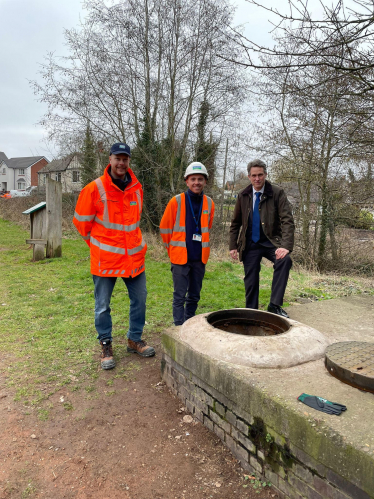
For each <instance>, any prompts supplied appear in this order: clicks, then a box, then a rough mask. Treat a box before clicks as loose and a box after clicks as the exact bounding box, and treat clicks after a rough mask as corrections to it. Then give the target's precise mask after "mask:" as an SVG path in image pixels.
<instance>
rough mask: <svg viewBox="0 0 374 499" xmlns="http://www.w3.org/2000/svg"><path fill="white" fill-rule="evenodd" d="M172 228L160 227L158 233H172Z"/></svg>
mask: <svg viewBox="0 0 374 499" xmlns="http://www.w3.org/2000/svg"><path fill="white" fill-rule="evenodd" d="M172 233H173V229H160V234H172Z"/></svg>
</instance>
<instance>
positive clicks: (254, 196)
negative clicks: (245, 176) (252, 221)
mask: <svg viewBox="0 0 374 499" xmlns="http://www.w3.org/2000/svg"><path fill="white" fill-rule="evenodd" d="M252 190H253V205H252V208H253V209H254V207H255V202H256V195H255V193H256V192H261V196H260V199H261V197H262V195H263V193H264V190H265V184H264V185H263V186H262V188H261V189H260V190H259V191H256V189H255V188H254V187H253V186H252Z"/></svg>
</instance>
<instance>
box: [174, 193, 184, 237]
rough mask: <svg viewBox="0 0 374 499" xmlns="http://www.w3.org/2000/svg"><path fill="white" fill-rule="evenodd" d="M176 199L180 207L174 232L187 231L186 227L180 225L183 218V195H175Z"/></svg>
mask: <svg viewBox="0 0 374 499" xmlns="http://www.w3.org/2000/svg"><path fill="white" fill-rule="evenodd" d="M175 199H176V201H177V205H178V209H177V217H176V219H175V224H174V229H173V230H174V232H186V227H184V226H180V225H179V221H180V218H181V209H182V195H181V194H178V195H177V196H175Z"/></svg>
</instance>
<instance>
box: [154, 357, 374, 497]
mask: <svg viewBox="0 0 374 499" xmlns="http://www.w3.org/2000/svg"><path fill="white" fill-rule="evenodd" d="M161 369H162V377H163V380H164V381H165V382H166V384H167V385H168V387H169V388H170V390H171V391H172V392H173V394H175V395H176V396H178V397H179V398H180V399H181V401H182V403H183V404H184V405H185V407H186V408H187V410H188V411H189V412H190V413H191V414H192V415H193V416H194V417H195V418H196V419H197V420H199V421H200V422H201V423H202V424H204V425H205V426H206V427H207V428H209V429H210V430H211V431H213V432H214V433H215V434H216V435H217V436H218V437H219V438H220V439H221V440H222V442H223V443H224V444H225V445H226V446H227V447H228V448H229V449H230V450H231V452H232V453H233V454H234V456H235V457H236V458H237V459H238V460H239V461H240V463H241V465H242V467H243V468H244V470H246V471H248V472H249V473H251V474H252V475H254V476H256V477H257V478H259V479H262V480H266V481H270V482H271V483H272V485H273V488H274V489H275V490H276V491H277V492H278V493H279V494H280V495H281V496H282V497H286V498H292V499H294V498H300V499H302V498H307V499H349V498H350V499H370V496H369V495H368V494H367V493H366V492H364V491H363V490H361V489H359V488H358V487H357V486H355V485H354V484H352V483H351V482H348V481H347V480H345V479H344V478H343V477H341V476H340V475H337V474H336V473H334V471H333V470H331V469H329V468H327V467H326V466H324V465H323V464H321V463H318V462H317V461H316V460H315V459H313V458H312V457H311V456H309V455H308V454H306V453H305V452H304V451H303V450H301V449H299V448H297V447H295V446H294V445H292V443H290V442H287V440H286V439H285V438H284V436H282V435H279V434H278V433H276V432H275V431H274V430H272V429H271V428H266V427H265V426H264V424H263V422H262V421H261V420H259V419H258V418H256V417H253V416H252V415H251V414H249V413H248V412H246V411H244V410H242V409H241V408H240V407H239V406H238V405H235V404H234V403H233V402H232V401H231V400H229V399H228V398H227V397H226V396H224V395H222V394H221V393H220V392H218V391H217V390H216V389H214V388H212V387H210V386H209V385H207V384H206V383H205V382H204V381H203V380H201V379H199V378H198V377H196V376H195V375H194V374H193V373H192V372H190V371H188V370H187V369H185V368H184V367H183V366H181V365H180V364H178V363H177V362H175V361H174V360H173V359H171V358H170V357H169V356H168V355H167V354H166V353H164V354H163V358H162V364H161Z"/></svg>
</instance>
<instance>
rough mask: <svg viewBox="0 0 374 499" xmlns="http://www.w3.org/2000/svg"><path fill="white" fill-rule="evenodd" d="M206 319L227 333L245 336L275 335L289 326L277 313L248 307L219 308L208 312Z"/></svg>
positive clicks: (283, 331)
mask: <svg viewBox="0 0 374 499" xmlns="http://www.w3.org/2000/svg"><path fill="white" fill-rule="evenodd" d="M207 321H208V322H209V324H211V325H212V326H213V327H216V328H217V329H221V330H222V331H226V332H227V333H234V334H243V335H247V336H275V335H277V334H282V333H286V332H287V331H288V330H289V329H290V327H291V326H290V324H289V322H288V321H287V320H286V319H284V318H283V317H280V316H279V315H275V314H270V313H268V312H262V311H261V310H252V309H249V308H239V309H235V308H234V309H230V310H219V311H218V312H213V313H212V314H209V315H208V316H207Z"/></svg>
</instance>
